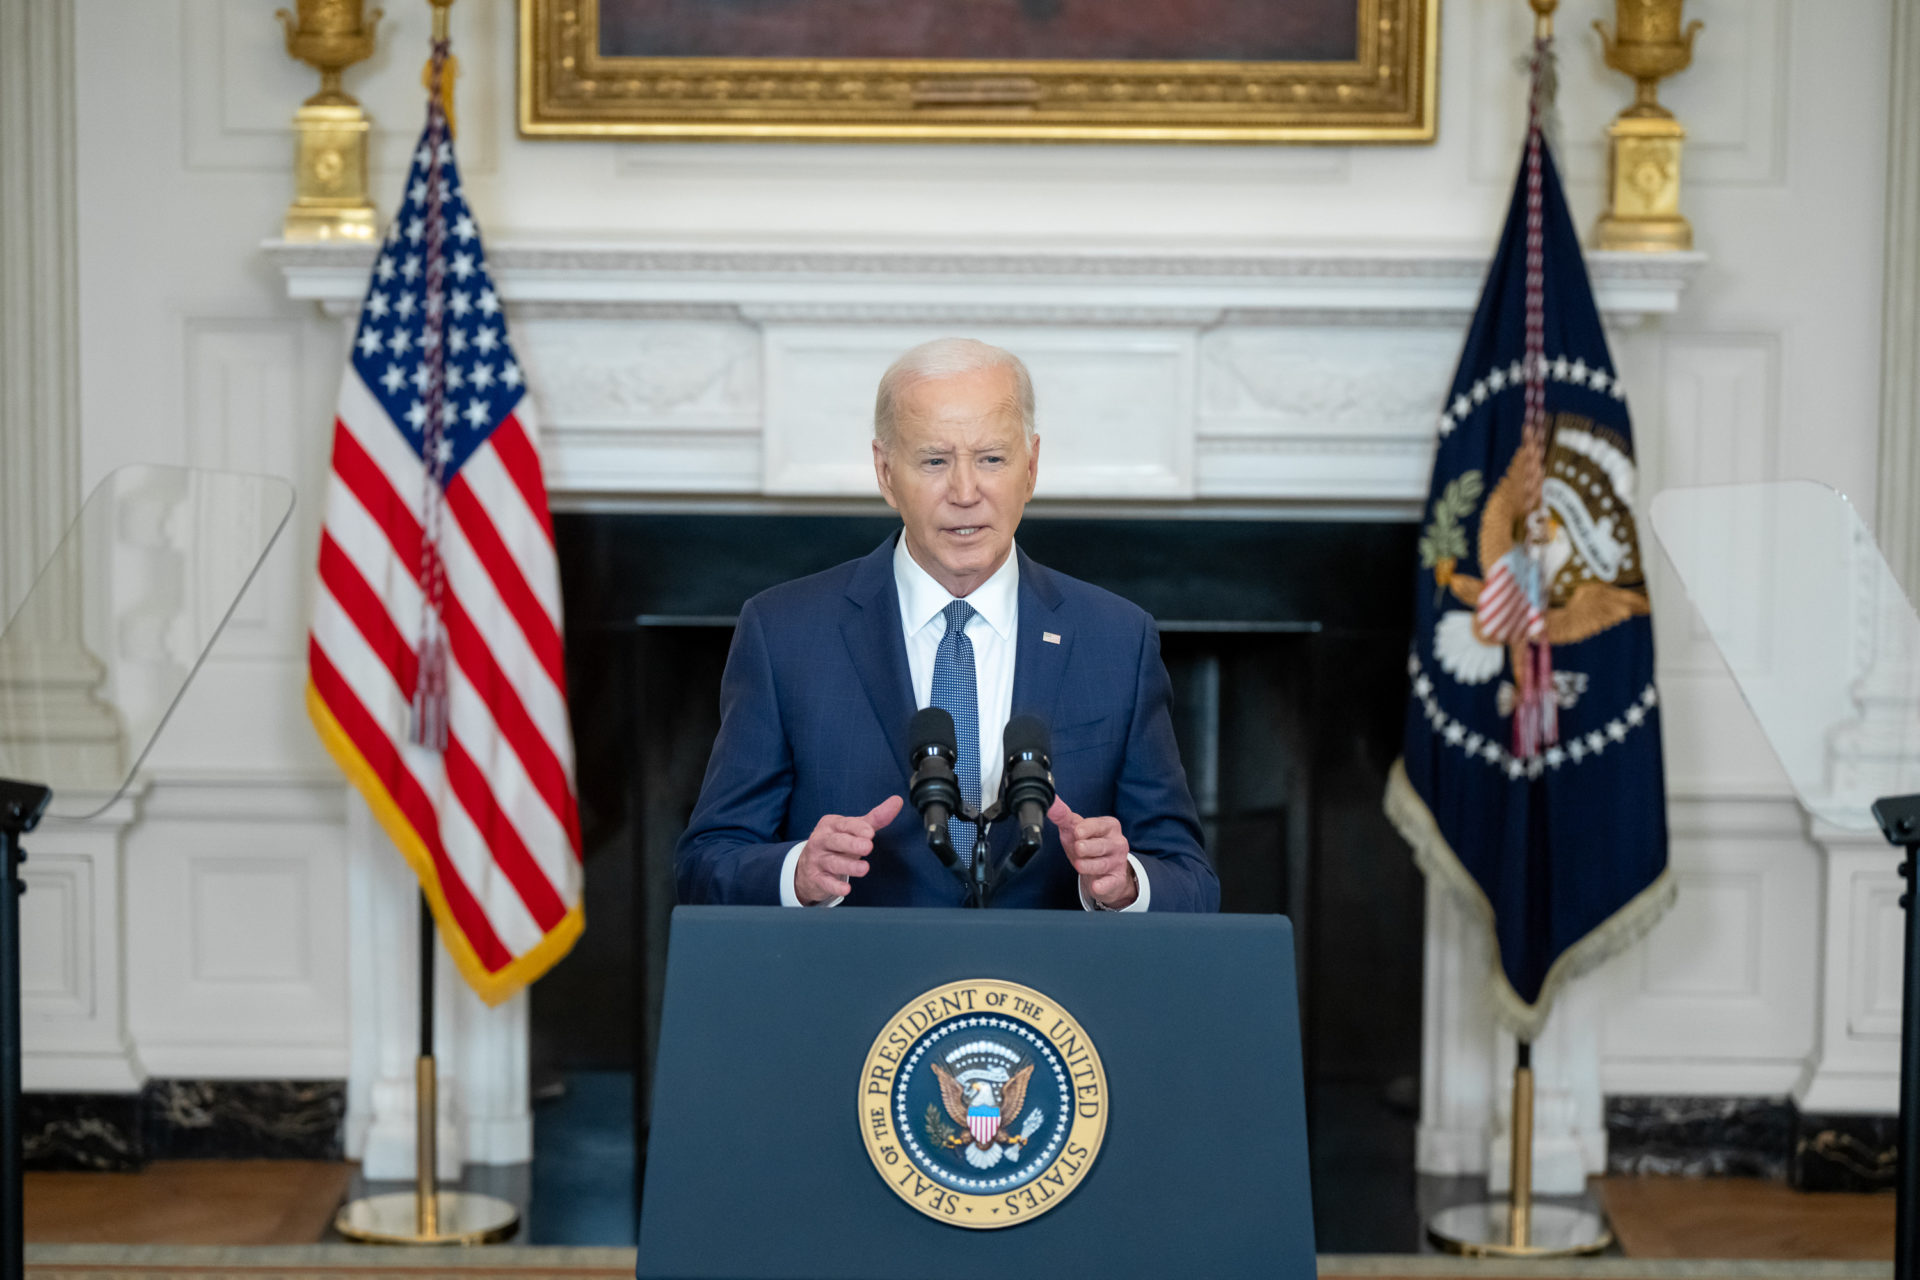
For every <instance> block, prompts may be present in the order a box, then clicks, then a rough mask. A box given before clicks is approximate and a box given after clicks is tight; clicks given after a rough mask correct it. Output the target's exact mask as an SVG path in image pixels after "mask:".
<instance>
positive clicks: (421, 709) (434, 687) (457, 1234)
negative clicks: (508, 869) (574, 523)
mask: <svg viewBox="0 0 1920 1280" xmlns="http://www.w3.org/2000/svg"><path fill="white" fill-rule="evenodd" d="M428 3H429V4H431V5H432V6H433V43H432V56H431V57H430V58H429V60H428V62H427V69H426V88H427V95H428V98H427V121H428V127H427V146H426V151H427V156H428V158H427V159H426V161H425V163H426V165H427V166H428V168H427V170H426V174H427V179H428V181H427V187H428V190H429V196H428V200H427V209H426V217H425V223H426V225H425V227H424V231H425V234H426V240H427V257H428V263H427V282H428V283H427V290H428V297H427V319H426V321H425V322H424V323H425V330H426V332H424V333H423V345H425V346H426V348H427V350H428V351H430V352H431V353H432V356H433V361H432V372H431V374H430V376H429V378H428V386H427V400H428V403H429V404H430V405H431V410H430V411H429V414H428V417H429V420H430V425H429V427H428V437H429V439H428V446H429V447H428V450H427V452H428V455H429V456H430V457H432V458H434V459H435V460H436V462H437V463H444V461H445V455H444V454H442V453H440V451H439V450H437V449H435V448H433V447H432V445H433V444H435V443H437V442H438V440H439V434H438V433H439V432H440V431H441V430H442V429H443V428H444V426H445V420H444V419H443V418H442V415H441V414H440V412H439V409H440V405H441V399H440V397H441V388H442V387H443V385H444V374H443V373H442V372H441V370H442V364H441V361H442V360H443V359H444V355H443V353H444V351H445V349H446V347H445V344H446V340H447V339H446V327H447V313H446V310H445V309H444V308H443V307H441V306H440V305H439V302H440V294H439V293H438V292H437V291H438V289H439V288H440V283H439V282H440V280H441V279H442V276H441V275H440V273H441V272H444V270H445V265H444V247H445V244H446V235H447V229H446V221H445V212H444V209H443V207H442V203H441V201H442V194H443V191H444V189H445V188H446V187H447V186H450V185H451V184H450V183H445V182H444V181H443V177H444V173H443V170H442V169H441V166H442V165H444V164H447V163H448V162H449V161H448V157H449V156H450V154H451V145H450V143H449V141H448V139H449V138H450V136H451V132H452V114H453V112H452V104H453V75H454V71H455V68H454V65H453V58H452V55H451V53H450V50H449V46H450V44H451V40H450V36H449V28H450V23H449V21H448V13H447V10H448V7H449V6H450V5H452V3H453V0H428ZM428 338H430V339H432V341H431V342H426V341H425V339H428ZM429 475H430V484H429V487H428V492H429V496H430V498H437V497H438V495H439V493H440V484H441V477H440V473H439V471H438V469H437V466H436V469H435V470H433V471H431V472H430V473H429ZM428 506H429V508H430V510H432V511H434V513H435V515H436V516H437V503H435V502H430V503H429V504H428ZM437 535H438V521H437V518H436V519H430V520H428V521H427V522H425V523H424V525H423V545H422V551H421V555H422V566H421V569H422V572H421V578H422V581H423V583H431V584H432V585H433V588H434V590H433V591H432V592H430V593H429V594H428V595H427V596H426V597H424V598H425V600H426V601H427V603H426V604H425V605H423V609H424V610H425V612H424V614H423V617H422V627H421V636H420V660H419V668H418V672H417V674H416V676H415V684H416V687H415V689H414V691H413V708H412V712H413V733H412V734H411V735H410V736H411V737H412V738H413V741H414V743H415V745H416V746H418V747H421V748H424V749H426V750H429V751H444V750H445V749H446V744H447V707H446V679H447V677H446V653H445V643H444V641H445V635H444V632H443V631H441V630H440V628H439V625H438V621H439V619H438V615H439V603H440V602H439V599H438V596H437V592H438V590H439V588H440V587H441V585H442V584H443V582H444V577H445V575H444V572H443V571H442V570H441V569H440V568H439V566H438V554H439V551H438V547H437V545H436V544H437ZM419 931H420V996H419V1011H420V1053H419V1056H418V1057H417V1058H416V1059H415V1060H414V1070H413V1086H414V1105H413V1110H414V1186H413V1190H412V1191H399V1192H388V1193H386V1194H382V1195H374V1196H364V1197H362V1198H360V1199H358V1200H351V1201H349V1202H348V1203H346V1204H345V1205H342V1206H341V1208H340V1211H339V1213H337V1214H336V1215H335V1216H334V1220H333V1229H334V1230H335V1231H337V1232H339V1233H340V1235H341V1236H342V1237H344V1238H345V1239H347V1240H351V1241H354V1242H356V1243H361V1244H492V1243H494V1242H495V1241H499V1240H504V1239H506V1238H507V1237H508V1236H510V1235H512V1234H513V1232H514V1230H515V1228H517V1227H518V1226H519V1225H520V1214H519V1211H518V1210H516V1209H515V1208H514V1207H513V1206H512V1205H511V1204H509V1203H508V1202H507V1201H505V1200H502V1199H500V1198H498V1197H496V1196H488V1195H480V1194H478V1193H476V1192H472V1191H442V1190H440V1188H439V1186H438V1185H437V1182H436V1177H437V1166H438V1163H439V1135H438V1128H439V1117H440V1105H439V1101H440V1099H439V1092H440V1091H439V1070H438V1067H437V1065H436V1064H435V1061H434V1054H433V1023H434V1007H433V1006H434V999H433V997H434V954H433V953H434V943H435V940H436V938H437V936H438V931H437V928H436V925H435V921H434V916H433V903H432V901H431V899H429V898H428V896H427V893H426V890H425V888H424V887H423V888H422V889H421V891H420V925H419Z"/></svg>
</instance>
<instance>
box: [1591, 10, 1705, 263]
mask: <svg viewBox="0 0 1920 1280" xmlns="http://www.w3.org/2000/svg"><path fill="white" fill-rule="evenodd" d="M1682 2H1683V0H1617V4H1616V6H1615V9H1614V29H1613V31H1612V32H1611V33H1609V32H1608V31H1607V28H1606V24H1605V23H1602V22H1595V23H1594V24H1593V26H1594V30H1596V31H1598V32H1599V33H1600V39H1601V41H1602V43H1603V44H1604V45H1605V48H1606V58H1607V65H1608V66H1610V67H1612V68H1613V69H1614V70H1615V71H1620V72H1624V73H1625V74H1627V75H1630V76H1632V77H1633V79H1634V86H1635V87H1634V97H1633V105H1632V106H1630V107H1628V108H1627V109H1626V110H1625V111H1622V112H1621V113H1620V114H1619V116H1618V117H1616V118H1615V120H1614V122H1613V123H1612V124H1611V125H1609V126H1608V127H1607V144H1608V145H1607V211H1606V212H1605V213H1604V214H1602V215H1601V216H1600V225H1599V227H1598V229H1597V230H1596V232H1595V236H1594V241H1595V243H1594V247H1595V248H1597V249H1632V250H1638V251H1641V252H1663V251H1666V250H1672V249H1691V248H1692V247H1693V227H1692V226H1691V225H1689V224H1688V222H1687V220H1686V219H1685V218H1683V217H1681V216H1680V147H1681V143H1682V142H1683V141H1684V140H1685V139H1686V136H1687V131H1686V130H1685V129H1684V128H1682V127H1681V125H1680V122H1679V121H1678V120H1675V119H1674V118H1673V112H1671V111H1669V110H1667V109H1666V108H1665V107H1663V106H1661V105H1660V99H1659V90H1660V81H1661V80H1662V79H1664V78H1665V77H1667V76H1670V75H1672V74H1674V73H1675V72H1677V71H1684V70H1685V69H1686V68H1687V66H1688V64H1689V63H1691V62H1692V61H1693V37H1694V35H1695V34H1696V33H1697V32H1698V31H1699V30H1700V26H1701V24H1700V23H1699V21H1697V20H1696V21H1694V22H1691V23H1687V24H1685V26H1684V27H1683V26H1682V24H1681V20H1680V6H1681V4H1682Z"/></svg>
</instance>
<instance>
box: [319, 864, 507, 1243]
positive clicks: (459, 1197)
mask: <svg viewBox="0 0 1920 1280" xmlns="http://www.w3.org/2000/svg"><path fill="white" fill-rule="evenodd" d="M433 942H434V928H433V911H432V909H431V908H430V907H428V906H427V895H426V894H425V893H422V894H421V895H420V1057H419V1059H418V1060H417V1061H416V1062H415V1063H414V1068H413V1087H414V1104H413V1114H414V1180H415V1181H414V1189H413V1190H412V1191H391V1192H388V1193H387V1194H385V1195H378V1196H363V1197H362V1198H360V1199H358V1200H349V1201H347V1203H346V1204H344V1205H342V1206H340V1212H339V1213H337V1214H335V1215H334V1219H333V1229H334V1230H335V1231H338V1232H339V1233H340V1234H341V1235H342V1236H344V1237H345V1238H346V1239H348V1240H351V1241H353V1242H354V1243H356V1244H493V1243H494V1242H496V1241H499V1240H505V1239H506V1238H507V1237H508V1236H510V1235H512V1234H513V1232H514V1228H516V1227H518V1226H519V1225H520V1215H519V1213H518V1212H517V1211H515V1209H514V1207H513V1206H512V1205H510V1204H508V1203H507V1202H506V1201H505V1200H501V1199H499V1198H497V1197H495V1196H483V1195H479V1194H477V1193H476V1192H472V1191H441V1190H440V1189H439V1188H438V1187H436V1186H435V1185H434V1176H435V1175H434V1170H435V1166H436V1164H437V1158H436V1157H437V1149H438V1140H437V1137H436V1135H435V1132H434V1122H435V1120H436V1118H437V1117H438V1116H439V1113H440V1107H439V1086H438V1083H437V1081H436V1080H435V1077H434V1065H433Z"/></svg>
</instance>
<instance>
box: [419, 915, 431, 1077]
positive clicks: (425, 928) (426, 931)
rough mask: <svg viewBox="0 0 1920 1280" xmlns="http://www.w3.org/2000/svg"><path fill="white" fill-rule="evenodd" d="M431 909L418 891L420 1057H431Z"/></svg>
mask: <svg viewBox="0 0 1920 1280" xmlns="http://www.w3.org/2000/svg"><path fill="white" fill-rule="evenodd" d="M433 935H434V923H433V908H432V907H431V906H429V905H428V903H427V893H426V890H424V889H422V890H421V891H420V1056H421V1057H423V1058H431V1057H432V1056H433Z"/></svg>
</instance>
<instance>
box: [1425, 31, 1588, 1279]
mask: <svg viewBox="0 0 1920 1280" xmlns="http://www.w3.org/2000/svg"><path fill="white" fill-rule="evenodd" d="M1527 3H1528V4H1529V5H1531V6H1532V8H1533V57H1532V64H1531V65H1532V68H1533V74H1532V83H1531V84H1530V86H1529V96H1528V104H1527V135H1528V136H1527V169H1528V173H1527V181H1528V183H1529V186H1530V188H1531V193H1532V195H1531V199H1532V203H1533V212H1534V217H1533V218H1532V225H1531V227H1530V229H1529V235H1528V244H1527V258H1528V262H1527V272H1528V288H1527V312H1528V314H1527V325H1526V328H1527V335H1528V337H1527V351H1526V357H1525V362H1524V363H1525V366H1526V378H1527V382H1528V386H1527V394H1528V414H1527V423H1526V429H1527V438H1528V439H1529V440H1535V439H1538V438H1539V433H1540V431H1541V425H1542V424H1541V421H1540V420H1541V418H1542V416H1543V414H1544V407H1543V403H1542V402H1543V401H1544V391H1545V386H1544V383H1545V363H1546V361H1545V355H1544V352H1543V350H1542V349H1541V337H1542V335H1543V332H1544V328H1545V325H1544V317H1543V313H1544V307H1545V295H1544V292H1543V288H1542V283H1541V274H1542V273H1541V265H1540V255H1541V247H1540V238H1539V225H1540V221H1539V217H1538V201H1539V191H1540V166H1541V156H1540V153H1541V150H1542V148H1543V146H1544V143H1543V140H1542V138H1541V131H1542V122H1541V120H1542V115H1543V113H1544V111H1545V109H1546V105H1547V104H1546V103H1545V102H1544V101H1543V97H1545V96H1546V95H1547V94H1548V92H1549V89H1550V67H1549V65H1548V58H1549V56H1550V54H1551V50H1552V46H1553V11H1554V9H1555V8H1556V7H1558V5H1559V0H1527ZM1528 447H1529V446H1528V444H1527V443H1524V442H1523V443H1522V445H1521V448H1522V450H1525V449H1527V448H1528ZM1534 447H1535V448H1536V449H1538V450H1539V451H1540V452H1541V453H1544V442H1543V441H1541V442H1540V443H1538V444H1536V445H1535V446H1534ZM1540 461H1543V460H1542V459H1539V458H1536V465H1535V467H1534V468H1533V479H1534V484H1535V486H1536V491H1535V492H1534V494H1533V498H1534V502H1535V504H1538V503H1539V501H1540V499H1539V495H1538V492H1537V485H1538V483H1539V472H1540V470H1541V467H1540V466H1539V465H1538V463H1539V462H1540ZM1530 523H1531V522H1530ZM1539 651H1540V653H1541V655H1542V656H1543V657H1544V654H1545V646H1544V645H1541V646H1539ZM1515 661H1516V666H1517V665H1518V662H1519V659H1518V657H1516V659H1515ZM1548 670H1549V669H1548V667H1547V664H1546V662H1545V661H1541V662H1540V665H1539V674H1538V675H1537V676H1536V678H1535V679H1534V681H1532V682H1531V683H1530V682H1529V681H1528V680H1527V679H1526V678H1525V677H1526V675H1527V674H1529V673H1530V671H1531V669H1529V672H1522V671H1519V670H1516V673H1515V674H1516V676H1519V677H1521V678H1520V679H1519V681H1518V683H1519V684H1520V685H1521V687H1522V688H1523V689H1527V688H1531V689H1532V694H1531V698H1532V700H1533V701H1534V702H1536V703H1537V704H1538V705H1537V707H1536V708H1535V710H1534V711H1533V713H1532V716H1533V718H1532V719H1528V717H1529V711H1528V708H1527V707H1525V706H1522V707H1518V708H1516V709H1515V712H1514V722H1515V726H1516V730H1518V729H1519V726H1520V725H1521V723H1522V721H1523V720H1526V721H1527V723H1528V724H1529V726H1530V727H1529V728H1528V730H1527V731H1526V732H1525V733H1524V734H1521V735H1520V736H1519V737H1517V738H1516V742H1515V746H1514V751H1515V753H1516V754H1520V753H1522V752H1525V753H1526V754H1532V753H1534V752H1536V751H1538V750H1539V749H1540V748H1542V747H1544V746H1547V745H1550V744H1552V742H1553V741H1554V738H1555V736H1556V729H1555V721H1554V712H1553V707H1552V690H1551V686H1550V681H1551V676H1550V674H1548ZM1523 700H1524V698H1523ZM1523 742H1524V744H1525V745H1524V746H1523V745H1522V743H1523ZM1507 1128H1508V1132H1509V1135H1510V1145H1509V1148H1508V1156H1507V1160H1508V1163H1507V1168H1508V1172H1509V1178H1508V1186H1507V1199H1506V1203H1504V1204H1500V1203H1497V1202H1491V1201H1483V1202H1481V1203H1477V1204H1464V1205H1455V1206H1454V1207H1453V1208H1450V1209H1443V1210H1441V1211H1440V1212H1439V1213H1436V1214H1434V1215H1433V1216H1432V1217H1431V1218H1429V1219H1428V1220H1427V1238H1428V1239H1429V1240H1431V1241H1432V1242H1433V1243H1434V1244H1435V1245H1437V1246H1438V1247H1439V1248H1440V1249H1442V1250H1444V1251H1446V1252H1448V1253H1455V1254H1463V1255H1465V1256H1467V1257H1476V1258H1555V1257H1559V1258H1565V1257H1575V1256H1578V1255H1581V1254H1590V1253H1599V1252H1600V1251H1602V1250H1603V1249H1605V1248H1606V1247H1607V1246H1608V1245H1609V1244H1612V1243H1613V1233H1612V1232H1610V1231H1609V1230H1607V1224H1606V1222H1605V1220H1604V1219H1603V1218H1601V1216H1600V1215H1599V1214H1597V1213H1591V1212H1589V1211H1587V1210H1585V1209H1577V1208H1573V1207H1571V1206H1566V1205H1541V1206H1538V1207H1536V1206H1535V1205H1534V1203H1533V1042H1532V1041H1531V1040H1527V1039H1522V1040H1519V1041H1518V1043H1517V1044H1516V1045H1515V1046H1514V1063H1513V1111H1512V1118H1511V1122H1510V1123H1509V1124H1508V1126H1507Z"/></svg>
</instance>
